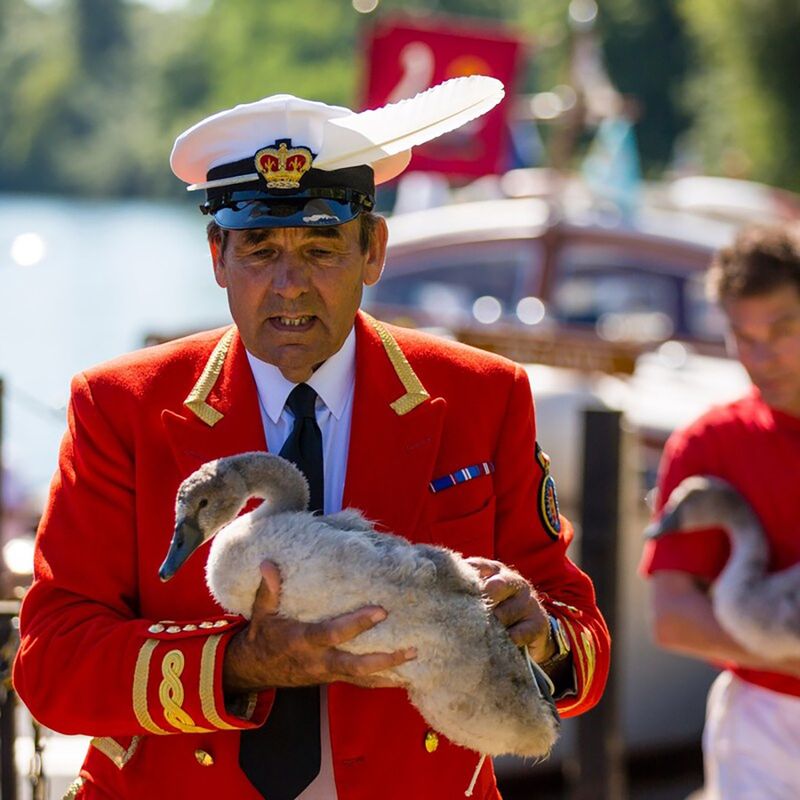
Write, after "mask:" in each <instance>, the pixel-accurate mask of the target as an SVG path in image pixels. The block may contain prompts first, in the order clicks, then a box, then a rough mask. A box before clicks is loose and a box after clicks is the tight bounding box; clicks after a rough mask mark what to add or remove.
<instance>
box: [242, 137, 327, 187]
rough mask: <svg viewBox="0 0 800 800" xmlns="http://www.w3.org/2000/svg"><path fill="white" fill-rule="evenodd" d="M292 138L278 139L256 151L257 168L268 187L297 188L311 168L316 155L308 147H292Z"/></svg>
mask: <svg viewBox="0 0 800 800" xmlns="http://www.w3.org/2000/svg"><path fill="white" fill-rule="evenodd" d="M291 144H292V140H291V139H278V140H277V141H276V142H275V144H273V145H270V147H264V148H263V149H261V150H259V151H258V152H257V153H256V157H255V162H256V169H257V170H258V171H259V173H260V175H261V176H262V177H263V178H264V180H265V181H266V182H267V188H268V189H297V188H298V187H299V186H300V178H302V177H303V175H305V173H306V172H308V170H310V169H311V164H312V162H313V160H314V156H313V154H312V153H311V151H310V150H309V149H308V148H307V147H292V146H291Z"/></svg>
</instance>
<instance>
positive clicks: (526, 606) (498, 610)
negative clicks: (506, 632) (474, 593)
mask: <svg viewBox="0 0 800 800" xmlns="http://www.w3.org/2000/svg"><path fill="white" fill-rule="evenodd" d="M532 611H533V609H532V608H531V598H530V596H528V595H526V594H524V593H523V592H519V593H517V594H514V595H511V597H509V598H507V599H506V600H503V601H502V602H501V603H498V604H497V605H496V606H495V607H494V608H493V609H492V613H493V614H494V615H495V617H496V618H497V619H498V621H499V622H500V624H501V625H502V626H503V627H504V628H510V627H511V626H512V625H513V624H514V623H516V622H519V621H520V620H522V619H525V618H526V617H528V616H530V614H531V613H532Z"/></svg>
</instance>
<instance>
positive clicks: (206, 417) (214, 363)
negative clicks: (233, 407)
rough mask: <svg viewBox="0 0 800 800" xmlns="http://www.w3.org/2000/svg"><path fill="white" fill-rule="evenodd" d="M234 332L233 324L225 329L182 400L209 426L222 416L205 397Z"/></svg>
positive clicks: (217, 374) (215, 378)
mask: <svg viewBox="0 0 800 800" xmlns="http://www.w3.org/2000/svg"><path fill="white" fill-rule="evenodd" d="M234 333H236V328H235V327H233V326H232V327H230V328H228V330H227V331H225V333H224V334H223V336H222V338H221V339H220V340H219V341H218V342H217V345H216V347H215V348H214V349H213V350H212V351H211V355H210V356H209V357H208V361H206V365H205V367H203V372H202V373H201V375H200V377H199V378H198V379H197V383H195V385H194V386H193V387H192V391H191V392H189V395H188V396H187V398H186V399H185V400H184V401H183V404H184V405H185V406H186V407H187V408H188V409H189V410H190V411H191V412H192V413H193V414H195V415H196V416H197V417H199V418H200V419H201V420H202V421H203V422H205V423H206V425H208V426H209V427H213V426H214V425H216V424H217V423H218V422H219V421H220V420H221V419H222V417H223V414H221V413H220V412H219V411H217V409H215V408H212V407H211V406H210V405H209V404H208V403H207V402H206V398H207V397H208V395H209V392H211V390H212V389H213V388H214V384H215V383H216V382H217V379H218V378H219V375H220V372H222V365H223V364H224V363H225V357H226V356H227V355H228V350H229V349H230V346H231V342H232V341H233V335H234Z"/></svg>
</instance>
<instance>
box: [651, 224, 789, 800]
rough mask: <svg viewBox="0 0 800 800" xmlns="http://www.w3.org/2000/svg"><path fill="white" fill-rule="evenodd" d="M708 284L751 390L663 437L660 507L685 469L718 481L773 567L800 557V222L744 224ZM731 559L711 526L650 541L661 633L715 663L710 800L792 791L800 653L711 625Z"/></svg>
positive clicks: (779, 796) (707, 741)
mask: <svg viewBox="0 0 800 800" xmlns="http://www.w3.org/2000/svg"><path fill="white" fill-rule="evenodd" d="M709 278H710V281H709V284H710V288H711V289H712V291H713V293H714V294H715V295H716V297H717V299H718V301H719V303H720V305H721V307H722V309H723V311H724V312H725V315H726V316H727V318H728V322H729V323H730V335H731V340H732V342H733V344H735V346H736V352H737V355H738V358H739V360H740V361H741V362H742V364H743V365H744V367H745V368H746V369H747V371H748V373H749V375H750V377H751V379H752V381H753V389H752V390H751V391H750V393H749V394H748V395H746V396H745V397H743V398H742V399H741V400H738V401H736V402H734V403H730V404H728V405H726V406H721V407H719V408H714V409H712V410H711V411H709V412H708V413H707V414H705V415H704V416H702V417H701V418H700V419H699V420H697V421H696V422H694V423H693V424H692V425H690V426H689V427H688V428H687V429H686V430H682V431H677V432H676V433H674V434H673V435H672V437H671V438H670V440H669V441H668V442H667V446H666V449H665V452H664V457H663V461H662V464H661V470H660V476H659V510H660V509H661V508H662V507H663V505H664V503H666V501H667V499H668V497H669V495H670V493H671V492H672V491H673V489H674V488H675V487H676V486H677V485H678V484H679V483H680V482H681V481H682V480H683V479H684V478H686V477H689V476H690V475H715V476H717V477H720V478H723V479H725V480H726V481H728V482H729V483H731V484H732V485H733V486H735V487H736V488H737V489H738V490H739V492H741V493H742V494H743V495H744V497H745V498H746V499H747V500H748V502H749V503H750V504H751V505H752V507H753V509H754V511H755V512H756V514H757V516H758V517H759V519H760V520H761V523H762V525H763V527H764V530H765V533H766V536H767V544H768V550H769V553H770V560H769V570H770V571H776V570H780V569H784V568H786V567H789V566H791V565H792V564H797V563H798V562H800V536H798V522H799V521H800V493H798V490H797V488H798V476H800V229H798V228H797V227H787V228H764V229H761V228H753V229H750V230H746V231H743V232H742V233H741V234H740V235H739V237H738V238H737V240H736V242H735V243H734V244H733V245H732V246H730V247H728V248H725V249H723V250H722V251H721V252H720V253H719V254H718V255H717V257H716V259H715V261H714V263H713V264H712V268H711V270H710V273H709ZM728 555H729V545H728V540H727V536H726V534H725V533H724V531H722V530H720V529H714V530H702V531H693V532H687V533H682V534H681V535H680V536H664V537H662V538H660V539H658V540H657V541H655V542H651V543H649V544H648V546H647V548H646V549H645V553H644V559H643V564H642V566H643V569H644V571H645V573H646V574H647V575H649V576H650V583H651V591H652V604H653V611H654V633H655V637H656V639H657V641H658V642H659V643H660V644H661V645H662V646H663V647H666V648H668V649H670V650H675V651H676V652H679V653H683V654H685V655H688V656H690V657H693V658H699V659H703V660H704V661H711V662H714V663H716V664H719V665H721V666H723V667H724V668H725V669H724V671H723V672H722V673H721V675H720V676H719V677H718V678H717V680H716V682H715V684H714V686H713V688H712V689H711V692H710V694H709V700H708V713H707V720H706V728H705V734H704V741H703V750H704V756H705V766H706V794H704V797H707V798H708V800H719V799H720V798H724V800H736V799H737V798H751V797H759V798H761V797H763V798H775V800H783V799H784V798H785V800H790V798H796V797H800V769H798V766H797V754H798V752H800V659H795V660H794V661H788V662H787V661H779V660H776V659H775V658H774V656H773V655H772V654H770V653H769V652H758V653H754V652H750V651H748V650H746V649H744V648H743V647H742V646H741V645H740V644H738V643H737V642H736V641H735V640H734V639H732V638H731V636H729V635H728V633H726V632H725V631H724V630H723V629H722V628H721V627H720V625H719V623H718V622H717V620H716V618H715V616H714V612H713V608H712V606H711V601H710V597H709V593H708V590H709V586H710V584H711V583H712V582H713V581H714V579H715V578H716V577H717V575H719V573H720V572H721V570H722V569H723V567H724V566H725V564H726V561H727V559H728Z"/></svg>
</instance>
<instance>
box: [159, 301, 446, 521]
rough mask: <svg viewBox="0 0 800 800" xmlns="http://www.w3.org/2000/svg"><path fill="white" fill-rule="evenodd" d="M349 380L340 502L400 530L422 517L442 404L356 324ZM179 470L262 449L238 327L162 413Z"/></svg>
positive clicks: (367, 326) (377, 332)
mask: <svg viewBox="0 0 800 800" xmlns="http://www.w3.org/2000/svg"><path fill="white" fill-rule="evenodd" d="M355 331H356V383H355V393H354V399H353V420H352V425H351V429H350V430H351V432H350V451H349V455H348V462H347V475H346V480H345V487H344V497H343V506H344V507H348V506H351V507H354V508H358V509H360V510H362V511H363V512H364V513H365V514H366V515H367V516H368V517H369V518H370V519H372V520H374V521H376V522H378V523H379V524H380V525H382V526H385V527H386V528H387V529H389V530H392V531H394V532H396V533H400V534H403V535H406V536H410V535H412V534H413V531H414V530H415V528H416V527H417V525H418V523H419V514H420V511H421V509H422V507H423V503H422V500H423V498H424V496H425V494H426V492H427V490H428V482H429V481H430V479H431V476H432V474H433V466H434V460H435V458H436V453H437V451H438V447H439V438H440V436H441V430H442V423H443V420H444V411H445V408H446V403H445V400H444V399H443V398H431V397H430V395H429V394H428V392H427V391H426V390H425V387H424V386H423V385H422V383H421V382H420V380H419V378H418V377H417V375H416V374H415V373H414V370H413V368H412V366H411V364H410V363H409V362H408V359H407V358H406V356H405V354H404V353H403V351H402V350H401V349H400V346H399V345H398V344H397V342H396V340H395V339H394V337H393V336H392V335H391V334H390V333H389V331H388V330H387V329H386V328H385V327H384V326H383V325H382V324H381V323H379V322H377V321H376V320H374V319H372V317H369V316H368V315H367V314H364V313H363V312H359V313H358V315H357V317H356V321H355ZM161 419H162V423H163V426H164V430H165V434H166V436H167V438H168V439H169V441H170V444H171V446H172V449H173V453H174V455H175V458H176V460H177V462H178V464H179V466H180V467H181V470H182V472H183V474H184V475H189V474H190V473H191V472H193V471H194V470H195V469H197V468H198V467H199V466H200V465H201V464H203V463H205V462H206V461H209V460H211V459H214V458H220V457H221V456H226V455H232V454H234V453H244V452H248V451H252V450H266V441H265V437H264V428H263V424H262V421H261V413H260V411H259V406H258V393H257V390H256V385H255V380H254V379H253V373H252V370H251V369H250V364H249V363H248V360H247V354H246V351H245V349H244V345H243V344H242V341H241V338H240V337H239V333H238V331H237V330H236V328H235V327H231V328H229V329H228V330H227V331H226V332H225V333H224V334H223V335H222V337H221V338H220V340H219V341H218V342H217V345H216V346H215V347H214V349H213V350H212V352H211V354H210V356H209V357H208V359H207V360H206V363H205V365H204V368H203V370H202V372H201V375H200V377H199V378H198V380H197V381H196V383H195V385H194V386H193V387H191V390H190V391H189V394H188V395H187V397H186V400H185V401H184V405H183V406H182V407H181V409H180V411H179V412H176V411H173V410H170V409H165V410H164V411H162V413H161Z"/></svg>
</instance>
